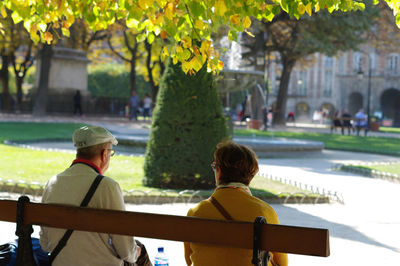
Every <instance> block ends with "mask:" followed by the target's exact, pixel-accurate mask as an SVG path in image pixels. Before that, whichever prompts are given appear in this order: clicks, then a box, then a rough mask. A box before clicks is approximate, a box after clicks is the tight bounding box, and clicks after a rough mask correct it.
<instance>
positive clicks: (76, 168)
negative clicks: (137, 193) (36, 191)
mask: <svg viewBox="0 0 400 266" xmlns="http://www.w3.org/2000/svg"><path fill="white" fill-rule="evenodd" d="M72 140H73V142H74V146H75V147H76V149H77V152H76V159H75V160H74V161H73V162H72V164H71V166H70V167H69V168H68V169H66V170H65V171H64V172H62V173H60V174H58V175H57V176H54V177H52V178H51V179H50V180H49V182H48V183H47V185H46V188H45V190H44V192H43V197H42V202H43V203H54V204H64V205H73V206H80V205H81V203H82V200H83V199H84V198H85V195H86V194H87V193H88V191H89V188H90V187H91V186H92V184H93V183H94V180H95V179H96V178H97V176H99V175H101V176H102V175H103V174H104V173H105V172H106V170H107V169H108V166H109V163H110V158H111V156H113V155H114V150H113V145H117V144H118V141H117V140H116V139H115V137H114V136H113V135H112V134H111V133H110V132H109V131H107V130H106V129H104V128H102V127H96V126H85V127H82V128H79V129H77V130H75V132H74V134H73V137H72ZM87 206H88V207H90V208H98V209H112V210H125V204H124V198H123V196H122V192H121V188H120V187H119V185H118V183H117V182H116V181H114V180H112V179H111V178H108V177H103V178H102V179H101V181H100V183H99V184H98V186H97V188H96V190H95V192H94V194H93V196H92V197H91V199H90V201H89V203H88V204H87ZM93 222H94V223H95V222H96V221H93ZM65 232H66V230H65V229H56V228H49V227H42V228H41V231H40V244H41V246H42V248H43V250H45V251H47V252H54V250H57V249H58V248H57V249H56V247H57V245H58V243H59V242H60V239H61V238H62V237H63V236H64V235H65ZM54 253H56V252H54ZM139 254H140V248H139V247H138V246H137V245H136V244H135V241H134V239H133V237H128V236H121V235H110V234H100V233H93V232H83V231H73V232H72V234H71V236H70V237H69V238H68V240H67V243H66V245H65V246H64V247H63V248H61V250H60V251H59V252H58V254H57V255H56V257H55V258H54V261H53V264H52V265H54V266H57V265H96V266H97V265H124V261H126V262H130V263H133V262H135V261H136V259H137V256H138V255H139Z"/></svg>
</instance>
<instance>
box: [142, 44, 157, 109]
mask: <svg viewBox="0 0 400 266" xmlns="http://www.w3.org/2000/svg"><path fill="white" fill-rule="evenodd" d="M145 47H146V51H147V58H146V68H147V73H148V75H149V83H150V88H151V100H152V103H153V107H154V106H155V105H156V100H157V94H158V86H156V84H155V82H154V77H153V69H152V68H151V44H149V43H148V42H147V41H146V42H145Z"/></svg>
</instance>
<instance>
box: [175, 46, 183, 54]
mask: <svg viewBox="0 0 400 266" xmlns="http://www.w3.org/2000/svg"><path fill="white" fill-rule="evenodd" d="M175 51H176V53H177V54H180V53H182V52H183V49H182V47H181V46H180V45H177V46H176V48H175Z"/></svg>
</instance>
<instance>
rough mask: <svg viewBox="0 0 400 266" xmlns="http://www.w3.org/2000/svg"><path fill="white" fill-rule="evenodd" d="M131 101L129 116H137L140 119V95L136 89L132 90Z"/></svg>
mask: <svg viewBox="0 0 400 266" xmlns="http://www.w3.org/2000/svg"><path fill="white" fill-rule="evenodd" d="M129 103H130V104H131V115H130V116H129V120H132V118H135V120H136V121H137V120H138V116H137V112H138V107H139V97H138V96H137V95H136V91H132V95H131V98H130V99H129Z"/></svg>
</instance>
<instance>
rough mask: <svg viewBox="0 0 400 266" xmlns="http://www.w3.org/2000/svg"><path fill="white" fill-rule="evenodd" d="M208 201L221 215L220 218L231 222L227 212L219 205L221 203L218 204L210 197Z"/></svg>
mask: <svg viewBox="0 0 400 266" xmlns="http://www.w3.org/2000/svg"><path fill="white" fill-rule="evenodd" d="M208 200H209V201H210V202H211V203H212V204H213V205H214V206H215V208H217V210H218V211H219V212H220V213H221V214H222V216H224V217H225V219H227V220H233V218H232V216H231V215H230V214H229V212H228V211H227V210H226V209H225V208H224V207H223V206H222V205H221V203H219V202H218V200H217V199H216V198H214V197H213V196H211V197H210V198H209V199H208Z"/></svg>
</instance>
